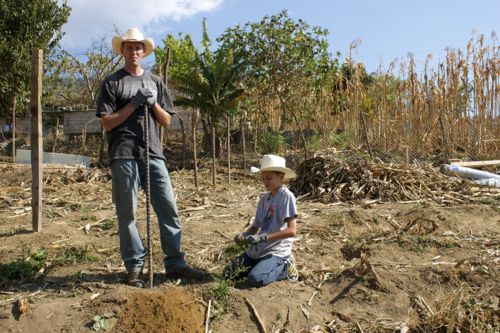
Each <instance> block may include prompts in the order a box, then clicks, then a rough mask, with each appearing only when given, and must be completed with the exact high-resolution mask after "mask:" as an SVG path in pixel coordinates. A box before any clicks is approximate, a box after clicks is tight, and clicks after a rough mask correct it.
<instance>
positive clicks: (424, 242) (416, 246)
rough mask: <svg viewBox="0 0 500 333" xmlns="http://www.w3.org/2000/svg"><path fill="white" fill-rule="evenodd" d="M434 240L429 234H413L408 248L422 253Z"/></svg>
mask: <svg viewBox="0 0 500 333" xmlns="http://www.w3.org/2000/svg"><path fill="white" fill-rule="evenodd" d="M433 243H434V240H433V239H432V238H431V237H429V236H420V235H418V236H413V237H412V238H411V245H410V250H411V251H414V252H419V253H422V252H424V251H425V249H427V248H428V247H430V246H432V244H433Z"/></svg>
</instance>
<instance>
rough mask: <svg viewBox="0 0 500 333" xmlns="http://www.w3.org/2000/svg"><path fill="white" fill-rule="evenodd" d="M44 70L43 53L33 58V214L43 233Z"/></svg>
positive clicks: (34, 221)
mask: <svg viewBox="0 0 500 333" xmlns="http://www.w3.org/2000/svg"><path fill="white" fill-rule="evenodd" d="M42 70H43V51H42V50H40V49H38V50H35V51H33V53H32V56H31V100H30V111H31V177H32V179H31V213H32V224H33V230H34V231H36V232H41V231H42V189H43V182H42V180H43V173H42V171H43V167H42V163H43V145H42V143H43V142H42V105H41V95H42Z"/></svg>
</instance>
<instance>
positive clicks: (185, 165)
mask: <svg viewBox="0 0 500 333" xmlns="http://www.w3.org/2000/svg"><path fill="white" fill-rule="evenodd" d="M193 112H194V111H192V110H188V111H181V112H179V114H178V115H176V116H174V117H173V120H172V124H171V126H170V127H169V128H167V129H165V130H164V131H163V135H162V137H163V148H164V154H165V157H166V161H167V166H168V167H169V169H170V170H176V169H193V168H194V162H195V155H196V157H197V167H198V168H212V167H213V165H212V159H213V158H215V161H216V163H217V165H218V166H220V167H226V168H227V167H228V166H230V167H231V168H232V169H241V170H243V171H246V170H248V168H249V167H250V166H251V165H256V164H258V161H259V159H260V157H261V156H262V155H263V154H270V153H272V154H278V155H282V156H285V157H286V159H287V162H288V163H289V165H290V166H292V167H296V166H298V164H299V163H300V162H301V161H302V160H304V159H305V158H307V157H311V156H313V155H314V154H318V153H331V154H335V153H341V152H343V153H346V152H347V153H349V152H354V151H356V152H359V153H362V154H364V155H365V156H367V157H370V158H372V159H378V160H381V161H384V162H400V163H417V162H420V161H430V162H434V163H435V164H440V163H446V162H448V161H450V160H453V159H462V160H474V159H483V160H488V159H498V156H500V139H499V138H500V119H499V118H498V117H496V118H493V119H491V120H490V123H489V125H488V127H483V128H482V129H481V127H480V126H479V124H478V120H477V119H474V118H470V119H468V120H467V121H465V122H464V123H460V124H458V125H457V124H455V126H459V129H460V131H463V133H461V134H462V136H461V137H463V138H464V139H466V140H465V141H461V142H460V141H457V142H447V141H446V137H445V134H446V133H447V132H450V131H454V130H455V127H453V124H451V125H449V126H448V127H447V128H442V127H440V126H439V119H435V120H433V121H432V120H431V121H428V124H429V125H427V124H422V123H420V124H415V123H414V122H412V120H413V119H411V118H409V119H408V121H406V122H400V121H398V122H397V123H398V124H402V125H399V126H402V127H401V128H398V127H397V126H396V125H393V126H391V123H393V124H394V123H396V122H394V121H393V120H391V119H385V120H383V119H380V118H379V117H378V116H375V115H372V116H369V115H366V114H363V113H357V115H356V114H354V113H353V112H351V113H344V114H342V115H340V116H339V115H337V116H335V118H332V119H329V120H328V121H324V122H323V124H324V126H323V127H321V126H316V127H306V128H301V129H297V128H295V129H287V130H282V131H278V130H271V129H270V128H269V127H266V126H264V125H260V126H258V125H257V122H252V121H251V119H250V121H248V119H246V121H245V122H243V121H240V120H230V121H229V124H228V123H227V121H226V123H225V124H222V126H221V127H220V128H217V129H212V128H206V127H205V126H203V124H202V123H201V122H197V125H196V129H195V131H193V119H194V118H193ZM426 123H427V121H426ZM426 126H436V127H437V129H436V128H427V127H426ZM42 128H43V150H44V152H45V153H59V154H70V155H77V156H86V157H88V158H89V159H90V160H91V162H92V163H91V164H92V165H99V166H106V165H107V162H108V161H107V144H106V137H105V134H104V132H103V131H102V129H101V125H100V122H99V120H98V119H97V118H96V117H95V111H94V110H87V111H54V112H51V111H49V112H44V113H43V126H42ZM457 128H458V127H457ZM30 131H31V123H30V119H29V117H28V118H22V119H18V120H17V121H16V128H15V135H16V140H15V144H13V140H12V129H11V128H10V129H9V128H8V126H5V124H3V126H2V131H1V136H0V147H1V151H0V155H1V156H3V159H4V160H8V159H9V158H11V156H12V149H13V147H14V146H15V149H16V151H18V152H19V151H20V150H30V135H31V133H30ZM440 131H441V132H440ZM434 132H437V133H442V135H431V133H434ZM193 133H194V135H193ZM214 133H215V135H214ZM193 142H196V144H193ZM75 161H79V160H78V159H76V160H75ZM75 163H76V162H75Z"/></svg>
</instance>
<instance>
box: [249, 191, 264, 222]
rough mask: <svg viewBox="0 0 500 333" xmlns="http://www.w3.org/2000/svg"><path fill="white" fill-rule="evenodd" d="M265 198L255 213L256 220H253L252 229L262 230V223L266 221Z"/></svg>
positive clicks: (260, 201) (261, 199)
mask: <svg viewBox="0 0 500 333" xmlns="http://www.w3.org/2000/svg"><path fill="white" fill-rule="evenodd" d="M263 199H264V197H262V198H260V200H259V203H258V204H257V209H256V211H255V219H254V220H253V223H252V227H255V228H257V229H258V228H260V227H262V222H263V221H264V216H265V215H264V200H263Z"/></svg>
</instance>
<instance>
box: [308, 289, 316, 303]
mask: <svg viewBox="0 0 500 333" xmlns="http://www.w3.org/2000/svg"><path fill="white" fill-rule="evenodd" d="M317 293H318V291H317V290H316V291H314V292H313V294H312V295H311V298H309V300H308V301H307V305H308V306H311V304H312V301H313V298H314V296H316V294H317Z"/></svg>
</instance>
